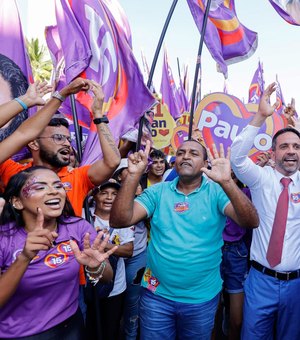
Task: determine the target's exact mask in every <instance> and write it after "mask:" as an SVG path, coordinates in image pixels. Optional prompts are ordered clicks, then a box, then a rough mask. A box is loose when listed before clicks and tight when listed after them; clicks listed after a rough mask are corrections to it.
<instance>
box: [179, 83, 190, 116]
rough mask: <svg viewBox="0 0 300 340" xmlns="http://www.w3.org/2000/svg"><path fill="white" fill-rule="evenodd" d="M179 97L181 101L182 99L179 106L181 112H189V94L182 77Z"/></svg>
mask: <svg viewBox="0 0 300 340" xmlns="http://www.w3.org/2000/svg"><path fill="white" fill-rule="evenodd" d="M178 98H179V101H180V107H179V108H180V113H183V112H189V111H190V105H189V100H188V98H187V95H186V93H185V90H184V86H183V81H182V79H181V78H180V79H179V87H178Z"/></svg>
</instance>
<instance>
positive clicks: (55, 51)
mask: <svg viewBox="0 0 300 340" xmlns="http://www.w3.org/2000/svg"><path fill="white" fill-rule="evenodd" d="M45 38H46V43H47V46H48V49H49V52H50V56H51V60H52V64H53V70H52V76H51V82H52V83H53V84H55V85H56V86H57V83H58V81H59V79H60V78H62V77H63V72H64V56H63V53H62V48H61V43H60V38H59V34H58V29H57V26H47V27H46V28H45ZM64 84H65V80H64ZM56 86H55V88H56Z"/></svg>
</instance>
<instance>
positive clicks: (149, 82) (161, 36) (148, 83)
mask: <svg viewBox="0 0 300 340" xmlns="http://www.w3.org/2000/svg"><path fill="white" fill-rule="evenodd" d="M177 2H178V0H173V3H172V5H171V8H170V10H169V13H168V16H167V19H166V21H165V24H164V27H163V29H162V32H161V35H160V38H159V41H158V44H157V47H156V51H155V54H154V57H153V61H152V65H151V68H150V72H149V78H148V81H147V87H148V89H150V88H151V84H152V80H153V75H154V70H155V66H156V63H157V59H158V55H159V52H160V50H161V46H162V43H163V41H164V38H165V35H166V32H167V29H168V26H169V23H170V21H171V18H172V15H173V12H174V10H175V7H176V5H177ZM145 119H146V118H145V117H144V116H142V117H141V119H140V123H139V133H138V139H137V143H136V151H138V150H139V149H140V147H141V139H142V133H143V124H144V121H145Z"/></svg>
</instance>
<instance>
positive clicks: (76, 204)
mask: <svg viewBox="0 0 300 340" xmlns="http://www.w3.org/2000/svg"><path fill="white" fill-rule="evenodd" d="M85 81H87V82H88V83H89V87H90V90H91V91H92V92H93V93H94V100H93V104H92V107H91V109H92V113H93V118H94V123H95V124H96V127H97V132H98V137H99V141H100V147H101V149H102V152H103V159H101V160H98V161H97V162H95V163H94V164H92V165H86V166H82V167H79V168H75V169H69V168H68V167H67V166H68V165H69V164H70V160H71V154H72V146H71V137H70V132H69V124H68V121H67V120H66V119H64V118H53V119H52V120H51V121H50V122H49V124H48V126H47V127H46V128H45V129H44V131H43V132H42V133H41V134H40V135H39V137H37V138H36V139H35V140H33V141H31V142H30V143H29V144H28V148H29V149H30V151H31V154H32V158H33V160H32V162H30V163H28V164H26V165H25V166H24V165H21V164H19V163H16V162H14V161H13V160H8V161H6V162H4V163H3V164H1V165H0V176H1V180H2V182H3V183H4V184H5V185H6V184H7V182H8V180H9V178H10V177H11V176H13V175H14V174H16V173H18V172H20V171H22V170H24V169H25V168H28V167H30V166H34V165H41V166H45V167H47V168H50V169H51V170H53V171H55V172H56V173H57V174H58V176H59V177H60V179H61V181H62V182H63V183H64V186H65V189H66V191H67V195H68V198H69V200H70V202H71V204H72V206H73V209H74V211H75V213H76V215H78V216H81V214H82V206H83V201H84V199H85V197H86V195H87V193H88V192H89V191H90V190H91V189H92V188H93V187H94V186H98V185H100V184H102V183H103V182H105V181H106V180H107V179H109V178H110V177H111V175H112V174H113V172H114V170H115V169H116V168H117V166H118V165H119V163H120V154H119V151H118V148H117V147H116V145H115V142H114V139H113V137H112V135H111V132H110V130H109V127H108V125H107V122H108V120H107V119H105V117H103V112H102V105H103V99H104V95H103V92H102V88H101V86H100V85H99V84H97V83H96V82H94V81H90V80H85ZM53 97H54V98H56V99H57V100H59V101H63V100H64V99H65V98H64V97H63V96H62V94H61V93H59V92H55V93H54V94H53Z"/></svg>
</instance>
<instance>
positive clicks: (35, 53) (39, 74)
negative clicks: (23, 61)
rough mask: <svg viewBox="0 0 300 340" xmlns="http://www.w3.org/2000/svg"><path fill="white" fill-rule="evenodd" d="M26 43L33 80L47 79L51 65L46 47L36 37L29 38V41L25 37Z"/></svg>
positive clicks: (48, 78) (49, 75)
mask: <svg viewBox="0 0 300 340" xmlns="http://www.w3.org/2000/svg"><path fill="white" fill-rule="evenodd" d="M26 45H27V51H28V55H29V59H30V63H31V67H32V73H33V77H34V80H35V81H37V80H40V81H43V80H46V81H49V80H50V77H51V71H52V67H53V66H52V62H51V59H50V55H49V52H48V49H47V48H46V46H44V45H43V44H40V42H39V39H38V38H36V39H34V38H31V40H30V41H29V40H28V39H26Z"/></svg>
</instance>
